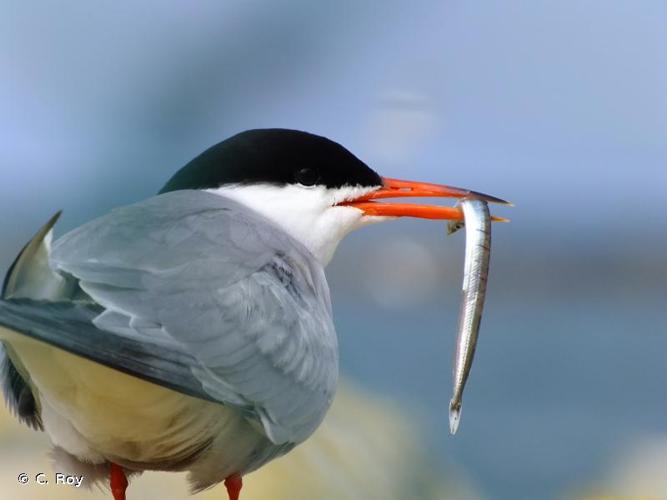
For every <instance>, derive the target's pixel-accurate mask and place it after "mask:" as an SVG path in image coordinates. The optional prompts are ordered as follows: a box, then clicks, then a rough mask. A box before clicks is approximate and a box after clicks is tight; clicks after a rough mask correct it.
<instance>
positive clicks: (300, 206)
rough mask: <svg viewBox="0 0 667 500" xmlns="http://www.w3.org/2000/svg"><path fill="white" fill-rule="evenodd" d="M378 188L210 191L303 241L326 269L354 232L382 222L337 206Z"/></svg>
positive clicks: (265, 187)
mask: <svg viewBox="0 0 667 500" xmlns="http://www.w3.org/2000/svg"><path fill="white" fill-rule="evenodd" d="M376 189H378V188H367V187H343V188H338V189H327V188H325V187H323V186H313V187H307V186H301V185H287V186H280V187H278V186H273V185H270V184H257V185H247V186H246V185H231V186H222V187H220V188H217V189H209V190H207V191H210V192H212V193H215V194H217V195H220V196H225V197H227V198H231V199H233V200H235V201H237V202H239V203H242V204H243V205H245V206H247V207H249V208H251V209H253V210H255V211H256V212H259V213H261V214H262V215H263V216H264V217H266V218H268V219H269V220H271V221H272V222H274V223H275V224H276V225H278V226H279V227H281V228H282V229H283V230H284V231H285V232H287V233H288V234H289V235H290V236H292V237H293V238H295V239H296V240H298V241H300V242H301V243H302V244H303V245H305V246H306V248H308V249H309V250H310V252H311V253H312V254H313V255H314V256H315V258H317V259H318V260H319V262H320V263H321V264H322V266H326V265H327V264H328V263H329V261H331V258H332V257H333V255H334V252H335V251H336V248H337V247H338V244H339V243H340V242H341V240H342V239H343V238H344V237H345V236H346V235H347V234H348V233H350V232H351V231H353V230H355V229H358V228H360V227H362V226H365V225H367V224H371V223H373V222H379V221H380V220H382V218H379V217H366V216H364V215H363V213H362V212H361V210H359V209H357V208H354V207H345V206H336V204H337V203H340V202H342V201H346V200H353V199H355V198H358V197H359V196H362V195H364V194H366V193H369V192H372V191H375V190H376Z"/></svg>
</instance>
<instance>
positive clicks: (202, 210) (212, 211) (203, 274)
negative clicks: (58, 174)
mask: <svg viewBox="0 0 667 500" xmlns="http://www.w3.org/2000/svg"><path fill="white" fill-rule="evenodd" d="M51 265H52V266H53V268H54V269H56V270H57V271H59V272H61V273H64V275H65V276H67V277H68V278H71V277H74V278H76V279H78V280H79V285H80V287H81V288H82V289H83V290H84V291H85V292H86V293H87V294H88V295H89V296H90V297H91V298H92V299H93V300H94V301H95V302H96V303H97V304H99V305H100V306H102V307H103V308H104V311H103V312H102V313H101V314H99V315H98V316H97V317H96V318H95V319H94V320H93V323H94V324H95V325H96V326H97V327H98V328H99V329H102V330H106V331H108V332H111V333H113V334H114V335H116V336H118V338H127V339H132V340H136V341H138V342H139V343H141V344H142V345H146V346H150V345H154V346H156V348H162V349H166V350H167V351H169V352H176V353H180V354H182V355H183V356H187V357H189V358H191V359H192V360H193V361H192V362H191V365H190V371H191V373H192V375H193V376H194V377H195V378H196V379H197V380H198V381H199V382H200V384H201V387H202V389H203V392H205V393H206V394H207V395H208V396H210V397H211V398H212V399H214V400H217V401H220V402H222V403H225V404H229V405H233V406H236V407H238V408H239V409H241V410H242V411H244V412H245V413H246V414H247V415H248V416H249V417H251V418H255V419H257V420H259V421H261V423H262V425H263V427H264V430H265V432H266V434H267V436H268V437H269V438H270V439H271V440H272V441H273V442H275V443H277V444H280V443H288V442H292V443H298V442H301V441H303V440H304V439H306V438H307V437H308V436H309V435H310V434H311V433H312V432H313V431H314V430H315V429H316V428H317V426H318V425H319V424H320V422H321V420H322V419H323V417H324V414H325V413H326V410H327V409H328V407H329V405H330V403H331V401H332V399H333V394H334V391H335V385H336V379H337V375H338V358H337V345H336V335H335V331H334V327H333V323H332V319H331V305H330V299H329V292H328V287H327V284H326V280H325V277H324V272H323V269H322V268H321V266H320V265H319V264H318V263H317V262H316V261H315V259H314V258H313V257H312V256H311V254H310V253H308V251H307V250H306V249H305V248H304V247H302V246H301V245H300V244H299V243H298V242H296V241H295V240H293V239H292V238H290V237H289V236H288V235H286V234H285V233H284V232H282V231H281V230H279V229H278V228H277V227H275V226H274V225H272V224H271V223H270V222H269V221H267V220H266V219H264V218H262V217H261V216H260V215H258V214H256V213H254V212H251V211H248V210H247V209H246V208H244V207H242V206H241V205H239V204H237V203H235V202H232V201H231V200H227V199H225V198H222V197H220V196H217V195H214V194H210V193H205V192H200V191H177V192H173V193H166V194H163V195H160V196H157V197H154V198H150V199H148V200H146V201H144V202H141V203H138V204H135V205H131V206H128V207H123V208H121V209H117V210H114V211H113V212H111V213H110V214H109V215H107V216H105V217H102V218H100V219H97V220H95V221H92V222H90V223H88V224H86V225H84V226H81V227H80V228H78V229H76V230H75V231H73V232H71V233H69V234H67V235H65V236H64V237H63V238H61V239H59V240H58V241H57V242H56V243H55V245H54V248H53V251H52V254H51Z"/></svg>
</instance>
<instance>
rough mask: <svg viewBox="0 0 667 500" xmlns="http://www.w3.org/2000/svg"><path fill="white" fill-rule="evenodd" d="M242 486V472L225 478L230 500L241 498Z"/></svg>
mask: <svg viewBox="0 0 667 500" xmlns="http://www.w3.org/2000/svg"><path fill="white" fill-rule="evenodd" d="M242 487H243V480H242V479H241V475H240V474H232V475H231V476H229V477H228V478H227V479H225V488H227V494H228V495H229V500H239V495H240V494H241V488H242Z"/></svg>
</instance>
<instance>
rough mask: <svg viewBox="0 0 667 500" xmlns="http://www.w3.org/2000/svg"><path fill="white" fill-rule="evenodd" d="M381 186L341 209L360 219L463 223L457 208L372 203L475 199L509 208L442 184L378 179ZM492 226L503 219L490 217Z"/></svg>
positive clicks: (501, 202) (347, 203)
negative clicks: (348, 208) (361, 215)
mask: <svg viewBox="0 0 667 500" xmlns="http://www.w3.org/2000/svg"><path fill="white" fill-rule="evenodd" d="M382 181H383V186H382V187H381V188H380V189H379V190H377V191H373V192H372V193H369V194H367V195H364V196H362V197H360V198H357V199H355V200H351V201H347V202H345V203H341V205H345V206H352V207H356V208H358V209H359V210H362V211H363V212H364V215H374V216H379V217H418V218H420V219H438V220H463V211H462V210H461V209H460V208H458V207H443V206H439V205H416V204H411V203H396V202H378V201H375V200H380V199H386V198H459V199H461V198H475V199H479V200H484V201H487V202H489V203H500V204H503V205H510V203H509V202H507V201H505V200H501V199H500V198H496V197H495V196H489V195H488V194H483V193H478V192H476V191H470V190H468V189H461V188H457V187H452V186H445V185H442V184H430V183H427V182H413V181H402V180H399V179H388V178H386V177H384V178H383V179H382ZM492 220H494V221H496V222H507V219H505V218H503V217H495V216H494V217H492Z"/></svg>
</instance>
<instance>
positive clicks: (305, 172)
mask: <svg viewBox="0 0 667 500" xmlns="http://www.w3.org/2000/svg"><path fill="white" fill-rule="evenodd" d="M295 178H296V179H295V180H296V182H298V183H299V184H301V185H303V186H314V185H315V184H317V181H319V180H320V174H319V173H318V172H317V170H315V169H313V168H302V169H301V170H299V171H297V173H296V174H295Z"/></svg>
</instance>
